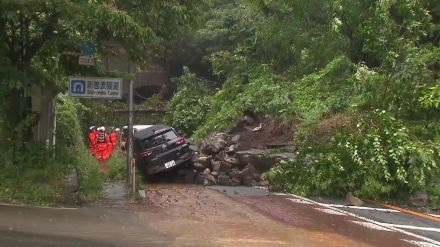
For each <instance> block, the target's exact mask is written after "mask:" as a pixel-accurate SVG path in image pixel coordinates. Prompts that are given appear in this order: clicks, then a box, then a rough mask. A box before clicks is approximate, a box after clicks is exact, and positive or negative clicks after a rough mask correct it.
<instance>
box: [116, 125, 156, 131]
mask: <svg viewBox="0 0 440 247" xmlns="http://www.w3.org/2000/svg"><path fill="white" fill-rule="evenodd" d="M152 126H154V125H142V124H141V125H133V129H135V130H142V129H146V128H150V127H152ZM122 128H123V129H128V126H124V127H122Z"/></svg>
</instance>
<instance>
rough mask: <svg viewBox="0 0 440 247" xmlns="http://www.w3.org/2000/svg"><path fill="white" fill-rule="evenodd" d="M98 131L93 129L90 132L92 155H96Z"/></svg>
mask: <svg viewBox="0 0 440 247" xmlns="http://www.w3.org/2000/svg"><path fill="white" fill-rule="evenodd" d="M96 141H97V138H96V131H95V130H91V131H90V132H89V150H90V154H91V155H92V156H95V155H96Z"/></svg>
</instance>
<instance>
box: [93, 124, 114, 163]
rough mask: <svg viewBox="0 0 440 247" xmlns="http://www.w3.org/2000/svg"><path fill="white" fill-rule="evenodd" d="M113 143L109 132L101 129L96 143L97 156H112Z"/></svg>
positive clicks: (98, 157)
mask: <svg viewBox="0 0 440 247" xmlns="http://www.w3.org/2000/svg"><path fill="white" fill-rule="evenodd" d="M111 147H112V144H111V142H110V138H109V136H108V134H107V133H106V132H104V131H99V132H98V135H97V143H96V158H97V159H98V160H108V159H109V158H110V153H111Z"/></svg>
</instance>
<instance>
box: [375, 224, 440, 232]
mask: <svg viewBox="0 0 440 247" xmlns="http://www.w3.org/2000/svg"><path fill="white" fill-rule="evenodd" d="M383 225H385V226H391V227H397V228H402V229H411V230H420V231H427V232H440V228H433V227H423V226H410V225H397V224H390V223H383Z"/></svg>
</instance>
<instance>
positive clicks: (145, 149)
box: [133, 124, 193, 175]
mask: <svg viewBox="0 0 440 247" xmlns="http://www.w3.org/2000/svg"><path fill="white" fill-rule="evenodd" d="M133 137H134V138H133V144H134V152H135V157H136V164H137V165H138V167H139V168H140V169H141V170H142V171H143V172H144V173H145V174H146V175H153V174H156V173H159V172H162V171H166V170H168V169H172V168H175V167H178V166H181V165H182V164H185V163H187V162H190V160H191V159H192V155H193V153H192V151H191V150H190V149H189V143H187V141H186V140H185V138H184V137H182V136H179V135H178V134H177V133H176V131H175V130H174V129H173V128H172V127H170V126H167V125H164V124H158V125H153V126H152V127H149V128H146V129H143V130H140V131H137V132H135V133H134V134H133Z"/></svg>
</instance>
